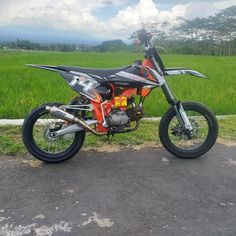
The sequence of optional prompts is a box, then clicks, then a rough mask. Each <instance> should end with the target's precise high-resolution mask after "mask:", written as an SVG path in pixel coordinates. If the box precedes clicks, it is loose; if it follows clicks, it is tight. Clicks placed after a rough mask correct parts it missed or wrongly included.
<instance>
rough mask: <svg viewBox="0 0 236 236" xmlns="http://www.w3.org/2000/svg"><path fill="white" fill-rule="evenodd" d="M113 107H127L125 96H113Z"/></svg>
mask: <svg viewBox="0 0 236 236" xmlns="http://www.w3.org/2000/svg"><path fill="white" fill-rule="evenodd" d="M115 107H127V97H125V96H122V97H115Z"/></svg>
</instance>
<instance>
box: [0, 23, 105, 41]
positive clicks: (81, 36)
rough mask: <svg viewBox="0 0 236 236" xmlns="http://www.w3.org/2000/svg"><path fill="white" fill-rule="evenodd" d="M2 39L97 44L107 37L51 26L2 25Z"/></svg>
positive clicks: (0, 36) (0, 29)
mask: <svg viewBox="0 0 236 236" xmlns="http://www.w3.org/2000/svg"><path fill="white" fill-rule="evenodd" d="M0 32H1V34H0V41H1V42H4V41H5V42H6V41H15V40H16V39H17V38H19V39H27V40H29V41H32V42H37V43H70V44H71V43H75V44H87V45H97V44H99V43H101V42H103V41H104V40H105V38H95V37H94V36H91V35H89V34H88V33H85V32H81V33H78V32H74V31H69V30H68V31H63V30H56V29H49V28H46V27H45V28H42V27H41V28H36V27H23V26H0Z"/></svg>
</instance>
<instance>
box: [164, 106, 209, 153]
mask: <svg viewBox="0 0 236 236" xmlns="http://www.w3.org/2000/svg"><path fill="white" fill-rule="evenodd" d="M185 112H186V115H187V116H188V118H189V121H190V123H191V125H192V127H193V131H192V133H191V139H189V137H188V135H187V133H186V132H185V131H184V129H183V128H182V127H181V126H180V124H179V122H178V119H177V117H176V116H174V117H173V118H172V119H171V121H170V123H169V126H168V136H169V139H170V141H171V143H172V144H173V145H174V146H175V147H176V148H179V149H182V150H189V151H191V150H194V149H197V148H199V147H200V146H202V145H204V143H205V141H206V140H207V137H208V135H209V123H208V119H207V117H205V116H204V115H203V114H201V113H199V112H197V111H193V110H187V109H186V110H185Z"/></svg>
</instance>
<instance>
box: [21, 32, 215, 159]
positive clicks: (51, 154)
mask: <svg viewBox="0 0 236 236" xmlns="http://www.w3.org/2000/svg"><path fill="white" fill-rule="evenodd" d="M137 36H138V40H139V42H140V44H142V45H144V46H145V59H144V61H143V62H142V61H135V62H134V63H133V64H132V65H128V66H125V67H122V68H112V69H91V68H82V67H74V66H46V65H32V64H29V65H28V66H31V67H35V68H40V69H45V70H49V71H53V72H57V73H59V74H60V75H62V76H63V77H64V79H65V80H66V81H67V82H68V84H69V86H70V87H71V88H72V89H73V90H74V91H76V92H77V93H78V94H79V95H78V96H77V97H75V98H74V99H72V101H71V102H70V103H69V104H67V105H65V104H60V103H48V104H44V105H42V106H40V107H37V108H36V109H34V110H33V111H32V112H31V113H30V114H29V115H28V117H27V118H26V119H25V121H24V124H23V129H22V133H23V141H24V144H25V146H26V148H27V149H28V151H29V152H30V153H31V154H32V155H33V156H34V157H36V158H38V159H39V160H42V161H44V162H61V161H65V160H67V159H69V158H71V157H72V156H74V155H75V154H76V153H77V152H78V151H79V150H80V148H81V147H82V145H83V143H84V139H85V133H86V132H90V133H92V134H94V135H97V136H102V135H107V136H109V135H114V134H120V133H126V132H132V131H135V130H136V129H138V127H139V123H140V120H141V119H142V118H143V116H144V111H143V110H144V109H143V104H144V100H145V98H146V97H147V96H148V95H149V94H150V93H151V91H152V90H153V89H154V88H157V87H160V88H161V89H162V91H163V93H164V95H165V97H166V99H167V102H168V103H169V104H170V108H169V110H168V111H167V112H166V113H165V114H164V116H163V117H162V118H161V121H160V124H159V137H160V141H161V142H162V144H163V146H164V147H165V148H166V149H167V150H168V151H169V152H170V153H172V154H174V155H175V156H177V157H181V158H194V157H198V156H201V155H203V154H204V153H206V152H207V151H209V150H210V149H211V148H212V146H213V145H214V144H215V142H216V139H217V135H218V123H217V120H216V117H215V115H214V114H213V112H212V111H211V110H209V109H208V108H207V107H206V106H204V105H202V104H199V103H196V102H180V101H179V100H177V99H176V97H175V96H174V95H173V92H172V89H171V88H170V86H169V84H168V82H167V81H166V79H165V76H173V75H182V74H188V75H193V76H197V77H200V78H206V77H205V76H204V75H203V74H201V73H199V72H197V71H195V70H192V69H188V68H165V66H164V64H163V61H162V59H161V57H160V54H159V52H158V51H157V49H156V48H155V47H152V45H151V37H152V35H151V34H150V33H147V32H146V30H140V31H138V32H137ZM137 97H138V99H137ZM137 100H138V102H137Z"/></svg>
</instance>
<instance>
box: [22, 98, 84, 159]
mask: <svg viewBox="0 0 236 236" xmlns="http://www.w3.org/2000/svg"><path fill="white" fill-rule="evenodd" d="M61 105H62V104H59V103H47V104H44V105H42V106H40V107H38V108H36V109H34V110H33V111H32V112H31V113H30V114H29V116H28V117H27V118H26V119H25V121H24V124H23V127H22V135H23V142H24V144H25V146H26V148H27V149H28V151H29V152H30V153H31V154H32V155H33V156H34V157H36V158H37V159H39V160H41V161H44V162H51V163H56V162H61V161H65V160H67V159H69V158H71V157H72V156H74V155H75V154H76V153H77V152H78V151H79V150H80V148H81V147H82V145H83V143H84V138H85V131H80V132H76V133H73V134H67V135H64V136H60V137H55V136H54V135H53V132H55V131H58V130H60V129H61V128H64V127H65V126H66V125H67V124H66V122H65V121H63V120H61V119H58V118H55V117H54V116H53V115H51V113H49V112H48V111H46V110H45V108H46V106H57V107H59V106H61Z"/></svg>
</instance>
